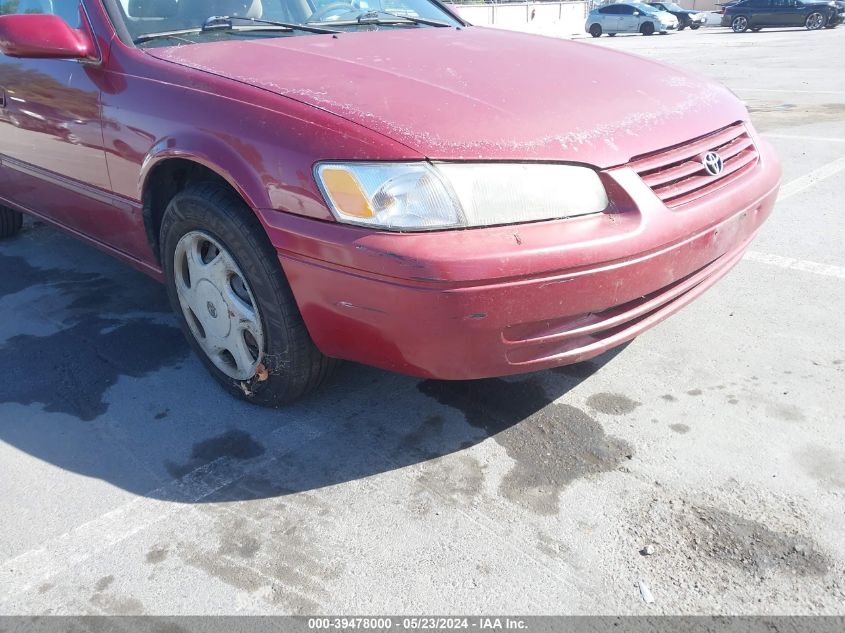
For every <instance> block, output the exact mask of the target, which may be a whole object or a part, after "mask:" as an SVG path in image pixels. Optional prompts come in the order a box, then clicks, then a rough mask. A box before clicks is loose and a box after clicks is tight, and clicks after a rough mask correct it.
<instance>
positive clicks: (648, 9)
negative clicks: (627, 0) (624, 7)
mask: <svg viewBox="0 0 845 633" xmlns="http://www.w3.org/2000/svg"><path fill="white" fill-rule="evenodd" d="M631 6H632V7H634V8H635V9H639V10H640V11H642V12H643V13H659V12H660V11H662V9H657V8H655V7H652V6H649V5H647V4H642V3H640V2H632V3H631Z"/></svg>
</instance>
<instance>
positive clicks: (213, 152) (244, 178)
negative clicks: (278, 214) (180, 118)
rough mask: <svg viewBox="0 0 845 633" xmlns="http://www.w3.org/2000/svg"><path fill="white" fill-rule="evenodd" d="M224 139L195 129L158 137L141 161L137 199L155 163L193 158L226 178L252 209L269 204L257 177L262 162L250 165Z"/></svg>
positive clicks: (263, 187) (192, 159)
mask: <svg viewBox="0 0 845 633" xmlns="http://www.w3.org/2000/svg"><path fill="white" fill-rule="evenodd" d="M231 142H232V141H231V139H227V140H226V141H224V140H222V139H219V138H216V137H215V136H214V135H211V134H203V133H200V132H197V131H195V130H190V131H185V132H184V133H181V134H172V135H170V136H167V137H165V138H162V139H159V140H158V141H157V142H156V143H155V144H154V145H153V146H152V147H151V148H150V150H149V152H148V153H147V155H146V156H145V157H144V159H143V161H142V163H141V172H140V176H139V179H138V199H139V200H142V199H143V193H144V191H145V190H146V187H147V184H148V182H149V178H150V175H151V174H152V172H153V170H154V169H155V168H156V166H158V165H160V164H161V163H162V162H163V161H166V160H168V159H173V158H179V159H183V160H188V161H192V162H194V163H198V164H200V165H202V166H203V167H206V168H207V169H209V170H211V171H213V172H214V173H216V174H217V175H218V176H220V177H221V178H223V179H225V180H226V181H227V182H228V183H229V184H230V185H231V186H232V188H233V189H234V190H235V191H237V192H238V194H239V195H240V196H241V197H242V198H243V199H244V200H245V201H246V203H247V204H248V205H249V206H250V207H252V208H253V209H260V208H267V207H269V206H271V203H270V197H269V195H268V192H267V188H266V187H265V186H264V184H263V183H262V182H261V179H260V178H259V177H258V171H259V170H260V168H261V165H250V164H249V162H248V160H247V159H246V158H245V156H244V154H243V152H237V151H235V150H234V149H233V147H232V145H231Z"/></svg>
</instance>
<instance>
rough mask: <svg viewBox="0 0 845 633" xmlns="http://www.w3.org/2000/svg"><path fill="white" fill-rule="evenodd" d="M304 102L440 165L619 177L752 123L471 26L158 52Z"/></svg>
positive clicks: (687, 81)
mask: <svg viewBox="0 0 845 633" xmlns="http://www.w3.org/2000/svg"><path fill="white" fill-rule="evenodd" d="M147 52H148V53H149V54H151V55H153V56H155V57H157V58H159V59H162V60H167V61H170V62H174V63H177V64H181V65H184V66H189V67H192V68H195V69H198V70H201V71H205V72H209V73H213V74H216V75H221V76H223V77H229V78H231V79H234V80H237V81H241V82H244V83H248V84H251V85H254V86H258V87H260V88H263V89H266V90H269V91H272V92H275V93H277V94H279V95H283V96H285V97H289V98H291V99H296V100H297V101H301V102H303V103H307V104H309V105H312V106H314V107H317V108H321V109H324V110H327V111H329V112H332V113H334V114H336V115H338V116H340V117H343V118H345V119H348V120H349V121H353V122H355V123H358V124H360V125H363V126H366V127H368V128H370V129H372V130H375V131H377V132H380V133H382V134H384V135H385V136H388V137H390V138H392V139H394V140H396V141H399V142H401V143H403V144H405V145H406V146H407V147H409V148H411V149H413V150H415V151H416V152H419V153H421V154H423V155H425V156H427V157H428V158H431V159H470V158H478V159H516V160H520V159H542V160H565V161H576V162H581V163H587V164H592V165H596V166H598V167H610V166H613V165H618V164H622V163H625V162H627V161H628V160H629V159H630V158H631V157H633V156H635V155H639V154H643V153H645V152H649V151H652V150H657V149H662V148H664V147H668V146H670V145H675V144H677V143H681V142H683V141H686V140H688V139H691V138H695V137H697V136H701V135H703V134H707V133H708V132H712V131H713V130H716V129H718V128H720V127H723V126H725V125H728V124H730V123H733V122H735V121H737V120H745V119H746V118H747V116H748V115H747V112H746V110H745V108H744V107H743V105H742V104H741V103H740V101H739V100H738V99H737V98H735V97H734V96H733V95H732V94H730V93H729V92H728V90H727V89H726V88H724V87H722V86H720V85H719V84H716V83H713V82H710V81H708V80H706V79H703V78H700V77H697V76H692V75H689V74H687V73H685V72H683V71H681V70H679V69H677V68H668V67H666V66H663V65H661V64H658V63H656V62H652V61H650V60H647V59H644V58H640V57H635V56H631V55H627V54H623V53H618V52H615V51H611V50H609V49H605V48H602V47H599V46H595V45H590V44H579V43H575V42H569V41H565V40H558V39H552V38H547V37H541V36H536V35H526V34H522V33H513V32H506V31H499V30H493V29H485V28H478V27H470V28H464V29H460V30H457V29H453V28H418V29H410V28H409V29H385V30H382V31H376V32H357V33H355V32H353V33H344V34H341V35H339V36H338V37H336V38H335V37H332V36H331V35H302V36H299V37H281V38H274V39H265V40H261V39H253V40H246V41H227V42H219V43H209V44H197V45H190V46H179V47H167V48H153V49H147Z"/></svg>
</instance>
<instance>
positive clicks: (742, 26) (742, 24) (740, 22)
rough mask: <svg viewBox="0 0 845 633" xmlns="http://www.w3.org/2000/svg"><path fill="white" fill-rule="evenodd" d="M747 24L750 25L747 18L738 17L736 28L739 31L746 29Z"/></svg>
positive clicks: (735, 23) (735, 22)
mask: <svg viewBox="0 0 845 633" xmlns="http://www.w3.org/2000/svg"><path fill="white" fill-rule="evenodd" d="M746 26H748V22H747V21H746V19H745V18H737V19H736V20H735V21H734V29H735V30H737V31H744V30H745V27H746Z"/></svg>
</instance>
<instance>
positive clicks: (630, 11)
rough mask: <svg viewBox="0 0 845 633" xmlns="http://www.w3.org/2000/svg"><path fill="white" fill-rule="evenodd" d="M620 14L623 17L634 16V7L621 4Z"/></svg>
mask: <svg viewBox="0 0 845 633" xmlns="http://www.w3.org/2000/svg"><path fill="white" fill-rule="evenodd" d="M619 13H621V14H622V15H634V7H629V6H628V5H627V4H620V5H619Z"/></svg>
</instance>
